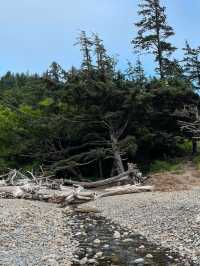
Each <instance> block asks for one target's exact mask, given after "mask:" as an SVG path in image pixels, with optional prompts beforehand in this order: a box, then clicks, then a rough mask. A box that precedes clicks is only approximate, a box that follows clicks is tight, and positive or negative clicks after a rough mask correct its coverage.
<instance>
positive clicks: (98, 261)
mask: <svg viewBox="0 0 200 266" xmlns="http://www.w3.org/2000/svg"><path fill="white" fill-rule="evenodd" d="M72 219H73V221H74V224H73V226H72V228H73V234H74V236H75V238H76V239H77V241H78V242H79V249H78V251H77V253H76V254H75V259H74V261H73V264H72V266H78V265H100V266H132V265H139V266H142V265H152V266H168V265H171V266H175V265H176V266H183V265H193V264H192V262H188V261H187V262H186V258H182V257H180V256H179V255H178V254H177V253H173V252H171V251H170V250H169V249H166V248H162V247H160V246H157V245H153V244H152V243H150V242H148V241H147V240H146V239H145V238H144V237H142V236H141V235H136V234H133V233H132V232H130V231H129V230H128V229H125V228H122V227H120V226H119V225H117V224H114V223H113V222H111V221H109V220H107V219H105V218H104V217H102V216H100V215H96V214H88V213H87V214H73V215H72Z"/></svg>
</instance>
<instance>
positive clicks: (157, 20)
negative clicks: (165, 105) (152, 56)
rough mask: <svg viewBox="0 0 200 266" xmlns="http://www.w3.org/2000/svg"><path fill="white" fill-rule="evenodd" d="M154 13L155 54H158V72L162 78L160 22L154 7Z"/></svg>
mask: <svg viewBox="0 0 200 266" xmlns="http://www.w3.org/2000/svg"><path fill="white" fill-rule="evenodd" d="M155 15H156V35H157V56H158V58H157V59H158V65H159V72H160V73H159V74H160V78H161V79H164V70H163V55H162V49H161V45H160V43H161V41H160V22H159V15H158V9H157V8H156V11H155Z"/></svg>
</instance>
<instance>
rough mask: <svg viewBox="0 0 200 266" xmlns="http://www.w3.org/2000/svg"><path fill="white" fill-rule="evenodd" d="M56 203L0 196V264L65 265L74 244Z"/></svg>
mask: <svg viewBox="0 0 200 266" xmlns="http://www.w3.org/2000/svg"><path fill="white" fill-rule="evenodd" d="M67 220H68V218H67V216H65V217H64V216H63V213H62V210H61V209H59V208H57V206H56V205H53V204H49V203H43V202H36V201H35V202H33V201H32V202H31V201H25V200H6V199H0V265H3V266H27V265H29V266H33V265H34V266H46V265H48V266H57V265H61V266H69V265H71V264H70V261H71V259H72V257H73V255H72V254H73V252H74V250H75V248H76V246H77V243H76V242H75V240H73V239H72V232H71V227H70V226H66V222H67Z"/></svg>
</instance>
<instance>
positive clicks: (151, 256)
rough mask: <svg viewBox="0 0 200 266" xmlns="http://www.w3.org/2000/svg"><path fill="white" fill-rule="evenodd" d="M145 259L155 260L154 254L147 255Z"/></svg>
mask: <svg viewBox="0 0 200 266" xmlns="http://www.w3.org/2000/svg"><path fill="white" fill-rule="evenodd" d="M145 257H146V258H147V259H153V255H152V254H147V255H146V256H145Z"/></svg>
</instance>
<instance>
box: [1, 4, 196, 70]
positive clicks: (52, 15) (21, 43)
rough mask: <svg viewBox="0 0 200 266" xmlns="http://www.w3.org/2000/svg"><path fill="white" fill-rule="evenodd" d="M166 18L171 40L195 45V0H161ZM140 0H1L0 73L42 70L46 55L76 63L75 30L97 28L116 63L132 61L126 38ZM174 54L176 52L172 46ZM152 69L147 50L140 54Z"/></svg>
mask: <svg viewBox="0 0 200 266" xmlns="http://www.w3.org/2000/svg"><path fill="white" fill-rule="evenodd" d="M161 1H162V3H164V5H166V7H167V12H168V21H169V24H170V25H171V26H173V27H174V29H175V31H176V36H175V37H173V42H174V44H175V45H177V47H179V48H181V47H183V46H184V42H185V40H186V39H187V40H189V42H191V44H192V45H200V32H199V28H200V16H199V10H200V1H199V0H161ZM139 2H140V0H17V1H14V0H1V16H0V25H1V26H0V36H1V40H0V73H1V74H3V73H5V72H6V71H8V70H10V71H12V72H26V71H29V72H30V73H33V72H40V73H41V72H43V71H44V70H46V69H47V67H48V65H49V64H50V63H51V62H52V61H57V62H58V63H60V64H61V65H62V66H63V67H64V68H66V69H67V68H69V67H70V66H71V65H75V66H79V64H80V52H79V49H78V47H74V43H75V42H76V37H77V35H78V33H79V31H80V30H86V31H87V32H88V33H91V32H97V33H99V34H100V36H101V38H102V39H104V43H105V46H106V47H107V49H108V51H109V53H110V54H114V55H115V54H118V55H120V56H119V57H118V60H119V67H120V68H124V67H125V64H126V61H127V59H128V60H130V61H132V62H134V59H135V56H134V55H133V53H132V48H131V45H130V41H131V39H132V37H134V36H135V34H136V28H135V27H134V22H136V21H137V20H138V17H137V4H138V3H139ZM176 54H177V56H181V51H178V52H177V53H176ZM143 62H144V65H145V70H146V73H147V74H150V73H152V69H153V63H152V60H151V58H150V57H149V56H147V57H144V58H143Z"/></svg>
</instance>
